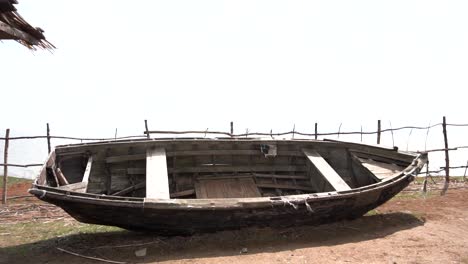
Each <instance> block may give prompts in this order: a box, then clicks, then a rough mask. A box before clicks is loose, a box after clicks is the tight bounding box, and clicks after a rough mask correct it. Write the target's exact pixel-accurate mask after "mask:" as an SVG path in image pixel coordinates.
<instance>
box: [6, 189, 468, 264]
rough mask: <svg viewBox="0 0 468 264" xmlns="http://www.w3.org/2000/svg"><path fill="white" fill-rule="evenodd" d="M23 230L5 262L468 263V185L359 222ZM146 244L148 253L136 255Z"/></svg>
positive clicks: (36, 211)
mask: <svg viewBox="0 0 468 264" xmlns="http://www.w3.org/2000/svg"><path fill="white" fill-rule="evenodd" d="M16 194H18V195H20V194H21V192H20V191H18V192H17V193H16ZM0 212H1V213H0V227H1V226H2V225H8V224H15V223H20V222H25V221H29V222H31V221H33V222H34V223H36V224H37V225H40V224H41V223H48V222H50V221H52V220H53V221H58V222H60V223H62V222H67V223H70V224H71V225H73V224H77V225H78V223H76V221H75V220H73V219H71V218H70V217H68V216H67V215H66V214H65V213H64V212H63V211H61V210H60V209H59V208H55V207H53V206H49V205H46V204H42V203H34V204H32V205H31V203H20V202H17V203H16V204H15V203H13V204H11V205H10V206H8V207H0ZM33 231H34V229H33ZM18 232H20V231H18ZM37 232H48V231H47V230H45V231H44V230H41V231H37ZM23 235H26V234H19V233H18V234H14V233H11V234H8V235H4V236H2V234H0V247H1V249H0V263H104V262H98V261H95V260H88V259H84V258H81V257H77V256H73V255H70V254H66V253H62V252H60V251H59V250H57V247H60V248H64V249H66V250H70V251H73V252H76V253H79V254H82V255H86V256H92V257H98V258H103V259H107V260H113V261H119V262H127V263H226V264H227V263H249V264H251V263H468V189H466V188H462V189H452V190H449V192H448V194H447V195H445V196H440V195H439V193H438V192H434V193H432V195H429V196H427V197H423V196H421V195H420V194H418V193H413V192H406V193H404V194H403V195H401V196H399V197H397V198H395V199H393V200H391V201H390V202H388V203H386V204H385V205H383V206H381V207H379V208H378V209H377V210H375V211H372V212H371V213H370V214H369V215H367V216H364V217H362V218H360V219H357V220H354V221H346V222H339V223H334V224H329V225H322V226H318V227H317V226H316V227H313V226H305V227H297V228H287V229H269V228H265V229H255V228H248V229H243V230H238V231H226V232H219V233H214V234H203V235H195V236H191V237H171V238H167V237H157V236H153V235H151V234H142V233H132V232H127V231H123V230H122V231H121V230H117V231H113V232H105V233H87V234H80V233H79V234H72V235H64V236H58V237H54V238H51V239H46V240H39V241H36V242H34V243H29V244H22V243H21V240H15V239H9V237H15V236H16V237H17V236H19V237H21V236H23ZM145 249H146V256H145V257H136V256H135V251H137V250H145Z"/></svg>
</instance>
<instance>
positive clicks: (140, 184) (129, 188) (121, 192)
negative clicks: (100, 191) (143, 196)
mask: <svg viewBox="0 0 468 264" xmlns="http://www.w3.org/2000/svg"><path fill="white" fill-rule="evenodd" d="M145 186H146V182H140V183H137V184H135V185H133V186H130V187H128V188H125V189H123V190H120V191H118V192H115V193H113V194H112V195H114V196H122V195H125V194H127V193H130V192H133V191H135V190H138V189H140V188H143V187H145Z"/></svg>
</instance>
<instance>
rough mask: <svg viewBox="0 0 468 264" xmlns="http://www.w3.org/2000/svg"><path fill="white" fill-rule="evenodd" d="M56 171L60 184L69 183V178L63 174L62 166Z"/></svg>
mask: <svg viewBox="0 0 468 264" xmlns="http://www.w3.org/2000/svg"><path fill="white" fill-rule="evenodd" d="M55 173H56V175H57V179H58V182H59V184H60V185H68V184H69V183H68V180H67V178H66V177H65V175H63V172H62V170H61V169H60V168H57V169H56V170H55Z"/></svg>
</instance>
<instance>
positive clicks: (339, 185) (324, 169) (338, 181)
mask: <svg viewBox="0 0 468 264" xmlns="http://www.w3.org/2000/svg"><path fill="white" fill-rule="evenodd" d="M303 152H304V154H305V155H306V156H307V158H308V159H309V161H310V162H311V163H312V164H313V165H314V166H315V167H316V168H317V170H318V171H319V172H320V174H321V175H322V176H323V177H324V178H325V179H326V180H327V181H328V182H329V183H330V184H331V186H333V188H334V189H335V190H336V191H347V190H351V187H349V185H348V184H347V183H346V182H345V181H344V180H343V179H342V178H341V176H340V175H338V173H336V171H335V170H334V169H333V168H332V167H331V166H330V164H328V162H327V161H326V160H325V159H323V158H322V156H320V154H318V153H317V151H315V150H313V149H304V150H303Z"/></svg>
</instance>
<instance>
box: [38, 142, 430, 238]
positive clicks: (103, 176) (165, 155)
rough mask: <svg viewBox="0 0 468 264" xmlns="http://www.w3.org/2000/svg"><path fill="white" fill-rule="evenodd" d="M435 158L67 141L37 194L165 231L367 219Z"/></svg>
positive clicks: (307, 145)
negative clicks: (371, 212) (367, 215)
mask: <svg viewBox="0 0 468 264" xmlns="http://www.w3.org/2000/svg"><path fill="white" fill-rule="evenodd" d="M426 159H427V155H426V154H424V153H422V154H416V153H406V152H401V151H398V150H397V149H396V148H395V149H389V148H382V147H376V146H368V145H362V144H355V143H345V142H336V141H316V140H261V139H247V138H246V139H197V138H193V139H145V140H127V141H113V142H97V143H87V144H76V145H66V146H59V147H57V148H56V149H55V151H53V152H52V153H51V154H50V156H49V157H48V160H47V161H46V162H45V164H44V166H43V168H42V171H41V172H40V174H39V176H38V177H37V179H36V180H35V182H34V184H33V186H32V188H31V189H30V193H32V194H34V195H35V196H37V197H38V198H39V199H41V200H44V201H46V202H49V203H53V204H55V205H58V206H60V207H61V208H63V209H64V210H65V211H66V212H68V213H69V214H70V215H71V216H73V217H74V218H76V219H77V220H79V221H81V222H85V223H93V224H102V225H113V226H119V227H122V228H126V229H130V230H152V231H154V232H156V233H159V234H164V235H180V234H192V233H196V232H211V231H217V230H225V229H237V228H241V227H251V226H261V227H264V226H271V227H284V226H292V225H302V224H321V223H328V222H332V221H337V220H342V219H354V218H356V217H360V216H362V215H363V214H365V213H366V212H368V211H369V210H371V209H373V208H375V207H377V206H379V205H381V204H383V203H384V202H386V201H387V200H389V199H390V198H392V197H393V196H394V195H396V194H397V193H398V192H400V191H401V190H402V189H403V188H405V187H406V186H407V185H408V184H409V183H410V182H411V181H412V180H413V179H414V177H415V175H416V174H417V173H418V172H419V171H420V170H421V168H422V167H423V166H424V164H425V162H426Z"/></svg>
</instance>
